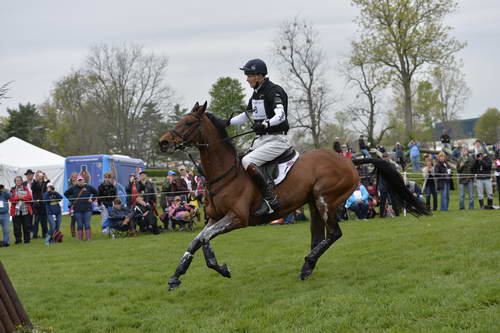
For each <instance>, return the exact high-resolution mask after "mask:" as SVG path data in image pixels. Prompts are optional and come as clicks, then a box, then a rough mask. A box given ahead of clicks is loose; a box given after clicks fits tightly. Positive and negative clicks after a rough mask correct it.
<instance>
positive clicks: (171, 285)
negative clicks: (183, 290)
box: [168, 277, 181, 291]
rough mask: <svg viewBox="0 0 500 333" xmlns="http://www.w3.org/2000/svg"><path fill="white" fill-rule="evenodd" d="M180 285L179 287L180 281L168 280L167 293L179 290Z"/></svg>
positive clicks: (176, 279) (174, 278)
mask: <svg viewBox="0 0 500 333" xmlns="http://www.w3.org/2000/svg"><path fill="white" fill-rule="evenodd" d="M180 285H181V280H179V279H178V278H176V277H173V278H170V280H168V291H172V290H174V289H177V288H179V286H180Z"/></svg>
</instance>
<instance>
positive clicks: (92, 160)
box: [64, 155, 144, 211]
mask: <svg viewBox="0 0 500 333" xmlns="http://www.w3.org/2000/svg"><path fill="white" fill-rule="evenodd" d="M143 169H144V161H143V160H141V159H137V158H131V157H128V156H123V155H86V156H69V157H66V161H65V163H64V179H65V181H64V191H66V190H67V189H68V188H69V187H70V186H71V184H70V177H71V174H72V173H77V174H81V175H82V176H83V177H84V178H85V180H86V182H87V184H90V185H92V186H93V187H95V188H96V189H97V187H99V184H101V183H102V182H103V179H104V174H105V173H106V172H110V173H111V174H112V175H113V178H114V179H116V181H117V183H116V188H117V192H118V197H119V198H120V199H121V200H122V202H124V203H125V202H127V201H126V196H125V195H126V194H125V186H127V184H128V179H129V176H130V174H137V175H138V174H139V172H140V171H141V170H143ZM64 210H65V211H67V210H68V202H67V201H66V200H65V202H64Z"/></svg>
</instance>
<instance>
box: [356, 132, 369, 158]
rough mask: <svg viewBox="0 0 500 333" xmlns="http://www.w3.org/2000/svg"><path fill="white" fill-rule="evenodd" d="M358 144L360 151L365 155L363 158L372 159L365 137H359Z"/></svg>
mask: <svg viewBox="0 0 500 333" xmlns="http://www.w3.org/2000/svg"><path fill="white" fill-rule="evenodd" d="M358 144H359V151H360V152H361V153H362V154H363V157H365V158H368V157H370V153H369V152H368V146H367V144H366V141H365V136H364V135H363V134H361V135H360V136H359V140H358Z"/></svg>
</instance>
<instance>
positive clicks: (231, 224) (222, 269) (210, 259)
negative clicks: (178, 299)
mask: <svg viewBox="0 0 500 333" xmlns="http://www.w3.org/2000/svg"><path fill="white" fill-rule="evenodd" d="M238 221H239V220H238V218H237V217H236V216H235V215H234V214H233V213H228V214H227V215H226V216H224V217H223V218H222V219H220V220H219V221H216V222H213V223H211V222H212V221H210V222H209V223H208V224H207V226H206V227H205V228H203V230H202V231H201V232H200V233H199V234H198V236H196V238H195V239H194V240H193V241H192V242H191V244H190V245H189V247H188V250H187V251H186V253H184V255H183V256H182V258H181V262H180V263H179V265H178V266H177V268H176V270H175V273H174V275H172V277H171V278H170V279H169V280H168V290H173V289H175V288H177V287H179V285H180V284H181V281H180V280H179V277H180V276H181V275H182V274H184V273H186V271H187V269H188V267H189V264H191V261H192V260H193V255H194V253H195V252H196V251H197V250H198V249H199V248H200V246H203V253H204V254H205V261H206V263H207V266H208V267H210V268H213V269H215V270H216V271H217V272H219V273H220V274H222V275H223V276H225V277H231V274H230V273H229V270H228V268H227V266H226V265H222V266H221V265H218V264H217V260H216V259H215V255H214V253H213V251H212V248H211V246H210V243H209V242H210V240H211V239H212V238H214V237H215V236H217V235H220V234H223V233H225V232H229V231H231V230H234V229H237V228H239V227H240V226H241V225H240V224H239V223H238Z"/></svg>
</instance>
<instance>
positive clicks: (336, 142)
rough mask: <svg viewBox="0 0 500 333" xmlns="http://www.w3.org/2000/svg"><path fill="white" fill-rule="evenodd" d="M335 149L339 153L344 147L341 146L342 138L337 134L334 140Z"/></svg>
mask: <svg viewBox="0 0 500 333" xmlns="http://www.w3.org/2000/svg"><path fill="white" fill-rule="evenodd" d="M333 150H334V151H336V152H337V153H339V154H340V153H341V152H342V148H341V146H340V139H339V137H338V136H336V137H335V141H333Z"/></svg>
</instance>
